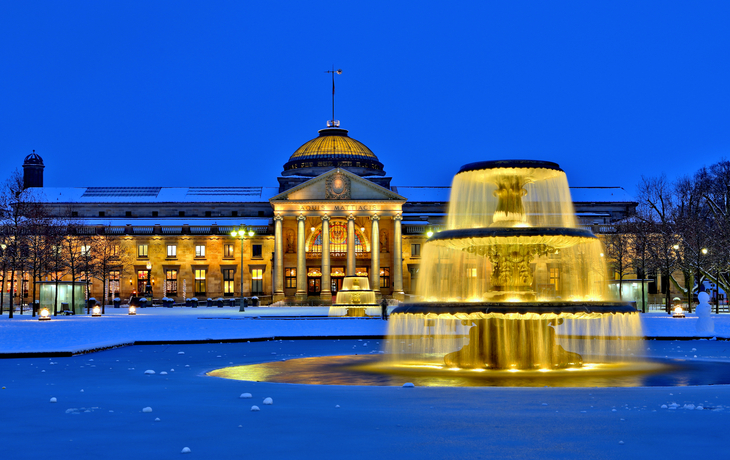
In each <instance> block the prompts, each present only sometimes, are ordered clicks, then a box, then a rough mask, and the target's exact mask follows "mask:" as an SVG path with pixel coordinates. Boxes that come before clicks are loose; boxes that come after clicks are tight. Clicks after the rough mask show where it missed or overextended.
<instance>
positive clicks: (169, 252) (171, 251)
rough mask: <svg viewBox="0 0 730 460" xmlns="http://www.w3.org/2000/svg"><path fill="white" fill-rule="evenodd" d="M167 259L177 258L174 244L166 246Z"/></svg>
mask: <svg viewBox="0 0 730 460" xmlns="http://www.w3.org/2000/svg"><path fill="white" fill-rule="evenodd" d="M167 257H169V258H175V257H177V245H175V244H168V245H167Z"/></svg>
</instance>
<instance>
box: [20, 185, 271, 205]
mask: <svg viewBox="0 0 730 460" xmlns="http://www.w3.org/2000/svg"><path fill="white" fill-rule="evenodd" d="M278 191H279V189H278V187H44V188H38V189H35V190H34V192H36V193H38V194H39V195H38V198H39V199H40V200H42V201H45V202H49V203H258V202H268V201H269V198H271V197H273V196H274V195H276V194H277V193H278Z"/></svg>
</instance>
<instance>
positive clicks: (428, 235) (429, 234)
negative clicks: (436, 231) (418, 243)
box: [426, 230, 433, 238]
mask: <svg viewBox="0 0 730 460" xmlns="http://www.w3.org/2000/svg"><path fill="white" fill-rule="evenodd" d="M426 236H427V237H429V238H431V237H432V236H433V230H429V231H427V232H426Z"/></svg>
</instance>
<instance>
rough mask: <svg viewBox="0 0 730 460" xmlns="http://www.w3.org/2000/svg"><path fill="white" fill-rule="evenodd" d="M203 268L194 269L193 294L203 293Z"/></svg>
mask: <svg viewBox="0 0 730 460" xmlns="http://www.w3.org/2000/svg"><path fill="white" fill-rule="evenodd" d="M205 288H206V286H205V270H195V295H205Z"/></svg>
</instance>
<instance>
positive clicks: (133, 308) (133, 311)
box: [128, 305, 137, 315]
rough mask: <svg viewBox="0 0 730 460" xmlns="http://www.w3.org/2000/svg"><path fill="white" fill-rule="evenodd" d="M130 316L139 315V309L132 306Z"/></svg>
mask: <svg viewBox="0 0 730 460" xmlns="http://www.w3.org/2000/svg"><path fill="white" fill-rule="evenodd" d="M128 314H130V315H136V314H137V307H135V306H134V305H130V306H129V312H128Z"/></svg>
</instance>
